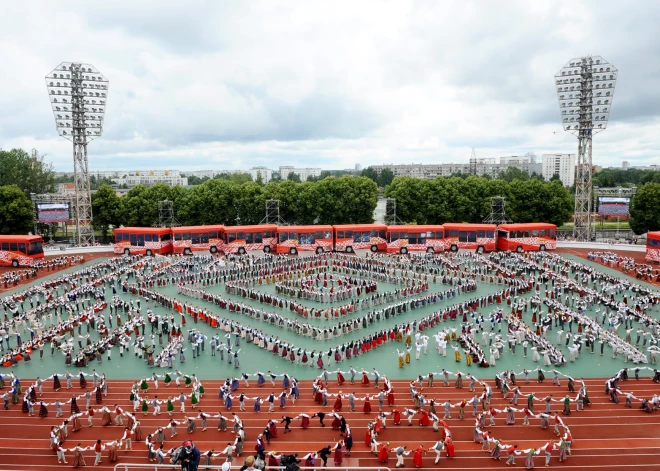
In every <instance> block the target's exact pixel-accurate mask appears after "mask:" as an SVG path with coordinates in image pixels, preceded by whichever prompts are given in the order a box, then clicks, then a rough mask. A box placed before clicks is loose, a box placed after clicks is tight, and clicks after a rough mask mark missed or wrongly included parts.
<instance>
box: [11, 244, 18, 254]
mask: <svg viewBox="0 0 660 471" xmlns="http://www.w3.org/2000/svg"><path fill="white" fill-rule="evenodd" d="M9 250H11V251H12V252H16V251H17V250H18V244H17V243H16V242H9Z"/></svg>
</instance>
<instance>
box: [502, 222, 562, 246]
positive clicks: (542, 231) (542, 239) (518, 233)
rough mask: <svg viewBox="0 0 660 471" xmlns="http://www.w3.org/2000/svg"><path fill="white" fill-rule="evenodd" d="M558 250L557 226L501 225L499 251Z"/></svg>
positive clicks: (536, 223)
mask: <svg viewBox="0 0 660 471" xmlns="http://www.w3.org/2000/svg"><path fill="white" fill-rule="evenodd" d="M556 248H557V226H555V225H554V224H546V223H544V222H530V223H526V224H500V225H499V226H498V228H497V249H498V250H510V251H512V252H514V251H515V252H522V251H529V250H534V251H541V252H544V251H545V250H554V249H556Z"/></svg>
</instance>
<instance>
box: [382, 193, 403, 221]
mask: <svg viewBox="0 0 660 471" xmlns="http://www.w3.org/2000/svg"><path fill="white" fill-rule="evenodd" d="M399 222H400V221H399V218H397V216H396V198H385V224H391V225H396V224H399Z"/></svg>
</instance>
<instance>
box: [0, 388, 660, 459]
mask: <svg viewBox="0 0 660 471" xmlns="http://www.w3.org/2000/svg"><path fill="white" fill-rule="evenodd" d="M585 382H586V384H587V387H588V390H589V396H590V399H591V401H592V405H591V406H589V407H587V408H586V409H585V410H584V411H581V412H575V411H574V405H572V410H573V412H572V413H571V415H570V416H563V420H564V422H565V423H566V425H567V426H569V427H570V429H571V433H572V435H573V440H574V442H573V447H572V450H573V453H572V455H571V456H569V457H568V459H567V461H565V462H563V463H560V462H559V461H558V454H557V452H556V451H555V453H554V454H553V457H552V460H551V465H550V468H552V469H559V468H561V469H591V468H616V469H617V470H633V469H635V470H639V469H656V470H660V412H655V413H653V414H647V413H644V412H642V411H640V410H639V409H636V408H633V409H630V408H626V407H625V406H624V404H623V398H622V403H621V404H612V403H611V402H609V398H608V396H605V395H604V380H598V379H590V380H586V381H585ZM392 383H393V386H394V390H395V394H396V407H397V408H398V409H399V410H402V409H403V408H405V407H412V401H411V399H410V395H409V393H408V383H407V382H406V381H393V382H392ZM489 383H490V382H489ZM22 384H23V385H28V384H30V381H27V380H23V381H22ZM276 384H277V386H276V387H275V388H273V387H271V385H270V383H266V385H264V387H262V388H258V387H257V386H256V383H254V382H251V384H250V387H249V388H244V387H243V386H244V385H243V384H241V388H240V389H239V391H238V393H240V392H241V391H243V392H244V393H245V394H246V395H248V396H251V397H254V396H256V395H257V394H258V395H260V396H262V397H264V398H265V397H266V396H267V395H268V394H269V393H270V392H271V391H273V392H275V393H278V392H279V391H280V386H279V383H276ZM310 384H311V383H310V381H302V382H301V384H300V392H301V397H300V399H299V400H298V401H296V404H295V405H292V404H291V402H290V401H289V402H288V405H287V407H286V409H285V412H286V414H287V415H289V416H295V415H297V414H298V413H301V412H306V413H309V414H310V415H311V414H313V413H314V412H316V411H321V410H323V411H324V412H326V413H328V412H330V411H331V407H332V401H329V402H330V406H329V407H328V408H327V409H325V410H324V409H323V408H322V407H321V406H319V405H316V404H314V402H313V400H312V397H311V386H310ZM452 384H453V383H450V386H449V387H443V386H442V382H441V381H437V380H436V382H435V384H434V387H433V388H428V387H426V388H424V392H425V395H426V397H427V399H430V398H434V399H436V400H437V401H438V402H440V403H442V402H445V400H447V399H450V400H452V402H455V401H459V400H461V399H469V398H471V397H472V396H473V394H471V393H470V392H469V389H468V388H467V384H466V385H465V386H466V387H464V388H463V389H460V390H459V389H456V388H455V387H453V385H452ZM74 385H75V383H74ZM130 386H131V382H130V381H110V382H109V394H108V396H107V397H105V398H104V401H105V402H104V403H105V404H106V405H107V406H108V407H109V408H110V409H112V406H113V405H114V404H119V405H120V406H121V407H122V408H124V409H125V410H128V411H132V403H130V401H129V394H130ZM219 386H220V382H219V381H205V382H204V387H205V389H206V391H207V392H206V394H205V395H204V397H203V398H202V399H201V401H200V404H199V405H198V407H197V409H196V410H195V412H194V414H193V411H192V410H191V409H190V407H189V405H188V406H187V413H186V414H182V413H180V412H178V407H176V409H177V412H175V413H174V419H176V420H178V421H180V420H181V419H183V417H184V415H188V416H193V415H197V413H198V411H199V410H200V409H203V410H204V412H206V413H211V414H215V413H218V412H222V413H223V414H224V415H225V416H228V415H230V414H228V411H227V410H226V409H225V407H224V404H223V403H222V401H221V400H220V399H218V397H217V394H218V389H219ZM518 386H519V387H520V388H521V391H522V393H523V395H524V394H529V393H530V392H534V393H535V394H536V396H537V397H540V398H543V397H545V396H546V395H547V394H553V395H554V397H555V398H557V399H559V398H562V397H564V395H565V394H567V388H566V382H565V381H564V382H563V384H562V386H561V387H558V386H553V385H552V384H551V381H550V380H546V381H545V382H544V383H543V384H537V383H536V382H530V383H529V384H524V381H520V380H519V381H518ZM88 387H89V388H90V389H91V388H92V386H91V383H90V384H89V385H88ZM619 388H620V389H621V390H623V391H632V392H633V393H634V394H635V395H636V396H637V397H647V398H650V397H651V396H652V395H653V394H654V393H657V392H658V390H659V389H660V388H659V387H658V385H656V384H655V383H653V382H652V381H651V380H650V379H649V378H643V379H642V380H640V381H635V380H634V379H631V380H629V381H626V382H621V383H620V385H619ZM339 389H340V388H339V387H338V386H337V384H336V382H330V386H329V390H330V392H331V393H334V392H337V391H338V390H339ZM341 389H342V390H343V392H344V393H347V392H349V391H354V392H355V394H356V396H358V397H361V396H363V395H364V394H366V393H367V392H368V393H369V394H375V391H376V390H375V389H374V388H373V386H369V387H368V388H367V387H364V386H362V385H360V384H356V385H354V386H351V385H349V384H348V383H346V384H344V385H343V386H342V387H341ZM180 391H186V392H189V391H190V390H189V389H188V390H186V388H185V387H184V386H181V387H176V386H175V385H172V386H171V387H168V388H166V387H164V385H163V384H162V382H161V384H160V389H159V390H158V391H157V392H156V391H155V390H154V389H153V386H151V388H150V390H149V392H148V396H149V397H151V396H152V395H154V394H157V395H158V397H159V398H160V399H166V398H167V396H172V397H174V396H175V395H177V394H178V393H179V392H180ZM82 392H83V390H81V389H80V388H79V387H74V388H73V389H72V390H70V391H67V390H66V389H62V390H60V391H59V392H55V391H53V389H52V386H51V384H50V383H46V384H45V385H44V395H43V397H42V399H43V400H44V401H45V402H52V401H53V400H54V399H55V398H59V399H60V400H62V401H66V400H68V399H69V398H70V397H71V395H73V394H75V395H80V394H82ZM479 392H480V391H479V390H477V393H479ZM523 395H521V397H520V400H519V408H522V407H524V405H525V403H526V399H525V398H523ZM571 397H574V394H571ZM510 398H511V395H509V399H510ZM249 403H250V405H249V406H248V411H246V412H240V411H239V410H238V404H237V403H236V404H235V407H234V408H233V411H234V412H236V413H237V414H238V415H239V416H240V418H241V419H242V420H243V423H244V426H245V430H246V443H245V453H244V454H243V456H242V457H241V458H239V459H238V461H236V460H235V461H234V463H241V462H242V459H243V457H244V456H247V455H248V454H249V453H250V452H251V451H252V450H253V445H254V440H255V438H256V436H257V434H259V433H261V431H262V430H263V428H264V427H265V425H266V422H267V421H268V419H269V418H280V417H281V416H282V415H283V412H282V411H281V410H280V409H279V407H276V410H275V412H273V413H268V412H267V406H266V407H264V406H263V405H262V412H261V413H259V414H257V413H254V412H252V408H251V404H252V401H249ZM78 404H79V406H81V409H82V408H84V405H85V402H84V400H79V401H78ZM362 404H363V403H362V402H361V401H357V402H356V406H357V408H358V411H357V412H348V411H347V409H348V402H347V401H346V400H345V401H344V410H343V411H342V413H343V415H344V417H345V418H346V420H347V422H348V425H349V426H350V427H351V430H352V432H353V439H354V446H353V453H352V456H351V457H349V458H345V459H344V465H346V466H374V467H375V466H377V465H378V464H379V463H378V460H377V459H376V457H375V456H373V455H372V454H371V453H370V450H369V449H368V448H367V447H366V446H365V444H364V437H365V432H366V426H367V422H368V421H370V420H373V418H374V417H375V416H376V414H377V401H372V405H375V407H374V411H373V412H372V413H371V414H369V415H366V414H364V413H362V412H361V407H362ZM491 404H492V406H493V407H495V408H499V409H503V408H504V407H506V405H507V404H508V400H504V399H503V398H502V397H501V394H500V393H499V392H497V391H494V392H493V400H492V403H491ZM637 405H638V403H634V407H637ZM67 406H68V405H67ZM92 406H93V407H94V408H97V409H98V408H100V407H101V406H100V405H96V403H95V401H94V397H93V396H92ZM535 407H536V412H537V413H538V412H541V411H542V410H543V408H544V406H543V404H541V403H540V402H539V403H537V404H536V406H535ZM436 408H437V411H438V416H440V417H442V415H441V414H442V413H443V410H442V407H437V406H436ZM48 409H49V416H48V417H47V418H43V419H42V418H39V417H38V408H37V407H35V414H36V416H35V417H29V416H28V415H27V414H24V413H22V412H21V405H20V403H19V404H17V405H12V406H11V407H10V410H8V411H5V410H1V411H0V423H1V424H2V426H1V427H0V469H2V470H3V471H13V470H17V471H18V470H20V471H25V470H34V471H37V470H38V471H51V470H55V469H61V467H62V466H67V465H58V464H57V458H56V456H55V454H54V452H52V451H51V450H50V449H49V446H48V445H49V431H50V427H51V426H52V425H59V424H60V423H61V421H62V419H61V418H55V408H54V407H53V406H50V407H49V408H48ZM63 409H64V411H65V414H64V415H65V417H68V415H69V414H68V413H69V410H68V407H63ZM391 409H392V408H391V407H387V406H386V407H385V411H390V410H391ZM560 409H561V404H559V403H553V412H554V411H559V410H560ZM162 410H163V411H164V410H165V407H162ZM465 412H466V417H465V419H464V420H458V418H457V415H458V410H457V409H452V417H453V418H452V419H449V420H448V421H447V422H448V423H449V425H450V427H451V431H452V434H453V439H454V443H455V448H456V456H455V457H454V458H451V459H449V458H445V457H443V458H442V460H441V462H440V464H439V465H437V466H435V465H434V464H433V461H434V456H435V455H434V454H433V456H431V454H429V455H428V456H426V457H424V469H432V468H442V469H450V470H459V469H461V470H465V469H468V470H480V469H492V468H504V467H505V461H506V457H505V456H504V454H503V458H502V460H501V461H494V460H492V459H491V458H490V455H488V454H486V453H485V452H482V451H481V446H480V445H478V444H476V443H474V442H473V439H472V436H473V426H474V420H473V418H472V408H471V407H470V406H468V408H466V411H465ZM112 416H113V418H114V413H113V414H112ZM137 417H138V418H139V420H140V422H141V426H142V430H143V433H144V436H145V437H146V435H147V434H149V433H152V432H153V431H155V429H156V428H157V427H159V426H163V427H164V426H166V425H167V423H168V420H169V418H168V415H167V413H166V412H162V413H161V415H159V416H153V415H151V413H150V414H149V415H148V416H144V415H143V414H142V412H138V413H137ZM418 417H419V416H418V415H416V416H415V420H414V422H413V423H414V426H412V427H408V426H406V419H402V424H401V425H399V426H394V425H392V421H391V418H390V420H388V427H387V429H386V430H384V431H383V432H382V433H381V434H380V435H379V437H378V440H379V441H380V442H384V441H388V442H390V444H391V445H392V446H398V445H407V446H408V448H409V449H412V448H415V447H417V446H418V445H419V444H420V443H422V444H424V445H425V446H426V447H427V448H428V447H430V446H431V445H432V444H433V443H435V441H436V440H437V439H438V435H439V434H437V433H434V432H433V430H432V428H431V427H419V426H418V425H417V423H418V421H417V419H418ZM100 420H101V419H100V415H98V414H97V416H96V418H95V424H94V426H93V427H91V428H89V427H87V426H86V420H83V421H81V422H82V424H83V429H82V430H81V431H79V432H76V433H74V432H72V431H71V426H70V427H69V438H68V440H67V441H66V443H65V445H64V446H65V447H67V448H73V447H74V446H75V445H76V444H77V443H78V442H81V443H82V446H90V445H92V444H93V443H95V441H96V439H98V438H100V439H102V440H103V441H110V440H115V439H118V438H121V436H122V434H123V428H122V427H117V426H115V425H114V422H113V425H110V426H107V427H102V426H100ZM217 420H218V419H210V420H209V423H208V426H209V428H208V430H207V431H206V432H202V431H201V427H199V420H198V421H197V425H198V429H197V430H196V431H195V432H193V433H192V434H188V433H187V431H186V429H185V426H183V425H182V426H179V428H178V436H177V437H176V438H175V439H170V438H169V433H167V440H166V443H165V448H166V449H168V448H170V447H174V446H178V445H180V444H181V441H182V440H185V439H187V438H191V439H193V440H194V442H195V444H196V445H197V447H198V448H199V449H200V451H201V452H205V451H208V450H210V449H212V448H214V449H215V450H216V451H219V450H222V449H224V447H225V446H226V444H227V442H229V441H233V434H232V433H231V431H230V429H229V430H227V431H226V432H220V431H218V430H217V428H216V427H217ZM124 422H126V421H124ZM330 422H331V420H328V419H326V423H327V424H328V426H326V428H321V427H320V426H319V423H318V420H317V419H312V423H311V426H310V428H309V429H307V430H306V431H304V432H303V430H302V429H301V428H300V424H299V423H298V422H297V421H294V423H293V424H292V429H293V432H292V433H290V434H286V435H284V434H283V433H282V431H283V430H282V428H283V426H281V427H278V430H279V434H278V437H277V438H276V439H273V440H272V441H271V444H270V446H267V448H266V449H267V451H276V452H278V453H283V452H284V453H289V452H297V453H300V454H304V453H308V452H310V451H318V450H319V449H320V448H321V447H322V446H325V445H327V444H334V443H335V442H336V440H337V439H339V432H338V431H333V430H332V429H331V428H330V426H329V424H330ZM530 422H531V423H530V425H529V426H523V425H522V413H519V414H517V423H516V425H513V426H507V425H505V424H504V414H502V415H500V416H498V418H497V424H496V426H495V427H493V428H490V430H491V433H492V434H493V436H494V437H496V438H498V439H499V440H501V441H502V442H504V443H506V444H517V445H518V446H519V448H521V449H524V448H529V447H536V448H538V447H539V446H541V445H543V444H545V443H546V442H547V441H549V440H551V439H555V440H556V437H555V435H554V434H553V430H552V422H551V427H550V428H549V429H547V430H541V429H540V427H539V419H535V418H532V419H531V421H530ZM230 428H231V427H230ZM166 432H169V430H168V431H166ZM84 454H85V458H86V462H87V465H88V466H92V465H93V463H94V457H93V453H92V452H91V451H87V452H85V453H84ZM67 460H68V462H69V464H68V467H70V466H71V464H72V462H73V453H67ZM222 461H224V458H223V457H219V458H215V464H220V463H222ZM319 462H320V461H319ZM319 462H317V465H318V463H319ZM395 462H396V458H395V457H393V456H392V454H390V460H389V462H388V464H387V465H385V466H389V467H390V468H392V469H393V468H394V465H395ZM119 463H144V464H148V463H149V462H148V460H147V453H146V447H145V445H144V443H134V445H133V450H132V451H124V450H122V451H120V452H119ZM328 463H329V466H330V467H332V458H330V460H329V462H328ZM535 464H536V466H537V467H543V464H544V458H543V457H542V456H537V457H536V458H535ZM523 465H524V457H523V456H519V457H517V466H518V467H521V468H522V467H523ZM113 466H114V464H111V463H109V462H108V458H107V452H104V459H103V463H102V464H101V465H100V466H98V468H100V469H106V470H109V469H112V467H113ZM405 466H406V468H410V469H414V466H413V463H412V456H408V457H406V459H405ZM201 469H203V466H200V470H201Z"/></svg>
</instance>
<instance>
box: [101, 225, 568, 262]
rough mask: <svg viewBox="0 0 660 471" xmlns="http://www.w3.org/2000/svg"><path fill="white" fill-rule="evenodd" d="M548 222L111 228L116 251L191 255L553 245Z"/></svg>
mask: <svg viewBox="0 0 660 471" xmlns="http://www.w3.org/2000/svg"><path fill="white" fill-rule="evenodd" d="M556 235H557V227H556V226H555V225H553V224H545V223H529V224H502V225H500V226H496V225H495V224H449V223H448V224H443V225H425V226H417V225H412V226H386V225H384V224H343V225H335V226H330V225H314V226H277V225H274V224H262V225H258V226H221V225H216V226H189V227H172V228H149V227H122V228H118V229H115V230H114V236H115V246H114V252H115V253H117V254H165V253H171V252H174V253H183V254H192V253H193V252H197V251H206V252H211V253H217V252H223V253H226V254H245V253H247V252H248V251H251V250H259V251H263V252H266V253H269V252H273V253H278V254H292V255H295V254H297V253H298V252H315V253H324V252H332V251H337V252H347V253H352V252H354V251H355V250H365V249H366V250H371V251H372V252H390V253H402V254H406V253H408V252H444V251H453V252H455V251H457V250H459V249H472V250H475V251H477V252H491V251H493V250H496V249H499V250H512V251H517V252H522V251H527V250H540V251H543V250H552V249H555V248H556V246H557V242H556Z"/></svg>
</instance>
